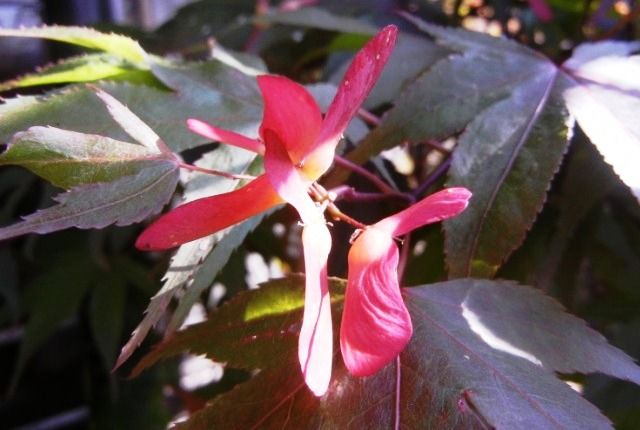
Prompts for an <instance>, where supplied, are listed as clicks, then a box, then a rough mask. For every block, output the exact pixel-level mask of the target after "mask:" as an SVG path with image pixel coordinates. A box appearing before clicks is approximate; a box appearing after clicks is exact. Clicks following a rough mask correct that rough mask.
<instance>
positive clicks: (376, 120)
mask: <svg viewBox="0 0 640 430" xmlns="http://www.w3.org/2000/svg"><path fill="white" fill-rule="evenodd" d="M358 116H359V117H360V118H361V119H362V120H363V121H364V122H366V123H367V124H369V125H372V126H374V127H377V126H379V125H380V117H378V116H376V115H374V114H372V113H371V112H369V111H368V110H366V109H363V108H360V109H358Z"/></svg>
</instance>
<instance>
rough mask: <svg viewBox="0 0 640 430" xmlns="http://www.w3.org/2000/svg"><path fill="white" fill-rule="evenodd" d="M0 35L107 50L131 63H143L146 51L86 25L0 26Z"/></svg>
mask: <svg viewBox="0 0 640 430" xmlns="http://www.w3.org/2000/svg"><path fill="white" fill-rule="evenodd" d="M1 36H5V37H7V36H12V37H34V38H37V39H49V40H55V41H58V42H65V43H70V44H72V45H78V46H82V47H85V48H89V49H96V50H99V51H104V52H108V53H110V54H114V55H117V56H119V57H122V58H124V59H126V60H129V61H131V62H133V63H144V62H145V61H146V57H147V53H146V52H144V50H143V49H142V48H141V47H140V45H139V44H138V42H136V41H135V40H133V39H130V38H128V37H126V36H122V35H119V34H114V33H108V34H107V33H101V32H99V31H97V30H94V29H91V28H87V27H64V26H57V25H54V26H45V27H32V28H19V29H13V28H1V29H0V37H1Z"/></svg>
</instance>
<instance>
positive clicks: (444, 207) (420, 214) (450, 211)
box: [375, 187, 471, 236]
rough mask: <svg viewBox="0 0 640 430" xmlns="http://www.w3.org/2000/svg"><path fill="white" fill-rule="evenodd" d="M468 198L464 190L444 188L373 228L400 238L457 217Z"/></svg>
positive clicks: (469, 192)
mask: <svg viewBox="0 0 640 430" xmlns="http://www.w3.org/2000/svg"><path fill="white" fill-rule="evenodd" d="M470 198H471V191H469V190H467V189H466V188H462V187H455V188H445V189H444V190H441V191H438V192H437V193H434V194H431V195H430V196H427V197H426V198H424V199H422V200H420V201H419V202H417V203H414V204H413V205H411V206H410V207H408V208H407V209H405V210H403V211H400V212H398V213H396V214H393V215H391V216H390V217H387V218H385V219H383V220H382V221H380V222H378V223H377V224H376V225H375V227H376V228H378V229H380V230H384V231H386V232H388V233H389V234H391V235H393V236H402V235H403V234H406V233H408V232H410V231H411V230H414V229H416V228H418V227H421V226H423V225H427V224H432V223H434V222H438V221H442V220H445V219H447V218H451V217H454V216H456V215H458V214H459V213H460V212H462V211H463V210H465V209H466V207H467V205H468V204H469V199H470Z"/></svg>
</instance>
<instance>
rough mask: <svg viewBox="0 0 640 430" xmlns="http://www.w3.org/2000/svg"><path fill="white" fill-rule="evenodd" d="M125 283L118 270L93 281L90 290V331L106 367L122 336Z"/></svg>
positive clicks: (110, 364)
mask: <svg viewBox="0 0 640 430" xmlns="http://www.w3.org/2000/svg"><path fill="white" fill-rule="evenodd" d="M126 287H127V284H126V283H125V281H124V279H122V278H121V277H120V276H119V275H118V274H116V273H109V274H106V275H105V276H103V277H100V279H98V280H97V281H96V284H95V287H94V289H93V292H92V294H91V305H90V306H91V307H90V313H89V317H90V324H91V331H92V334H93V338H94V340H95V342H96V345H97V347H98V351H100V355H101V356H102V360H103V363H104V365H105V367H106V370H107V371H108V370H110V369H111V368H112V367H113V364H114V362H115V359H116V352H117V351H118V344H119V343H120V339H121V336H122V328H123V325H124V310H125V304H126V302H125V299H126V292H127V288H126Z"/></svg>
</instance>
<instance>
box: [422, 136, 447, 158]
mask: <svg viewBox="0 0 640 430" xmlns="http://www.w3.org/2000/svg"><path fill="white" fill-rule="evenodd" d="M421 143H424V144H425V145H427V146H428V147H429V148H431V149H435V150H436V151H438V152H441V153H442V154H445V155H449V154H451V150H449V149H447V148H445V147H444V146H442V143H440V142H438V141H437V140H435V139H427V140H425V141H423V142H421Z"/></svg>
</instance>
